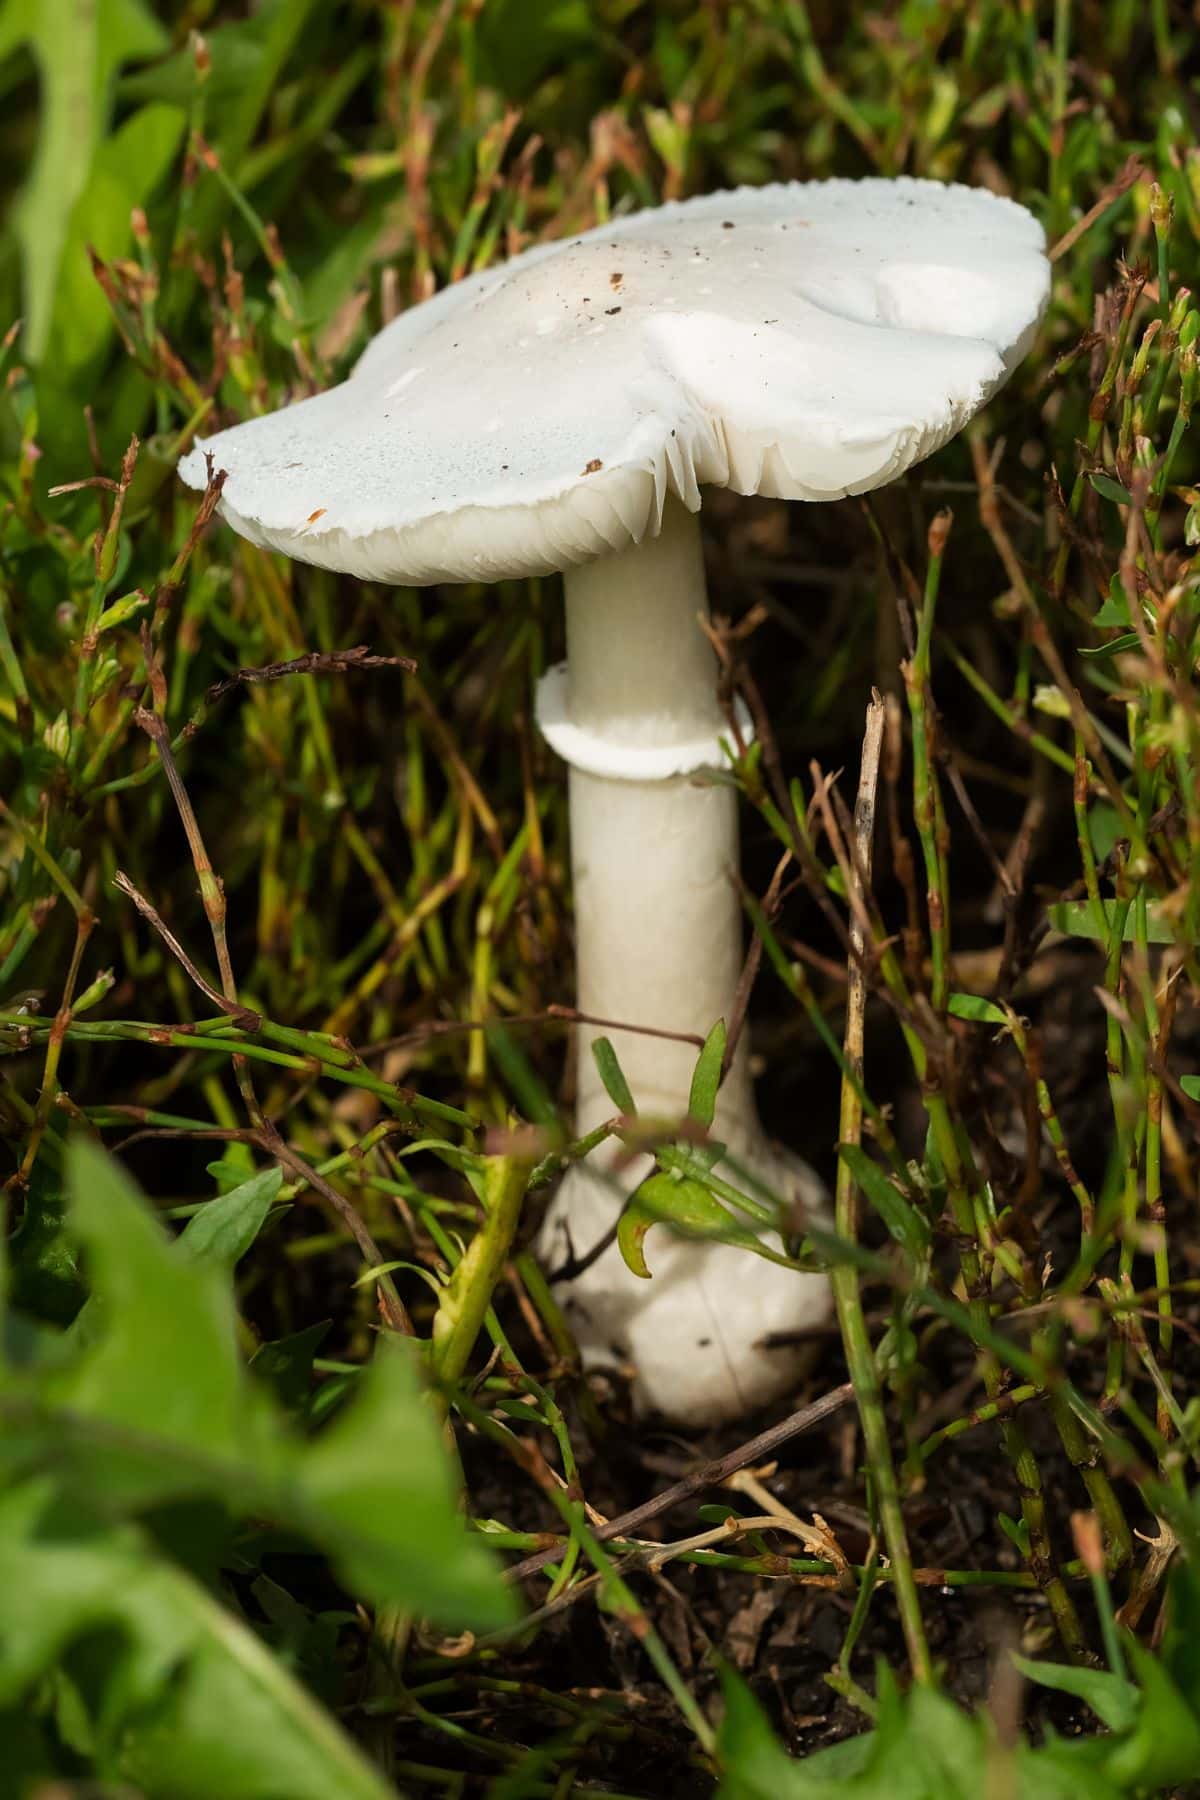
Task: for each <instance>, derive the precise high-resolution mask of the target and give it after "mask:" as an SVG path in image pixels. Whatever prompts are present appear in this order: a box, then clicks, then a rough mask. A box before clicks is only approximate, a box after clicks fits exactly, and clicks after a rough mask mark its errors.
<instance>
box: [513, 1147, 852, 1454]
mask: <svg viewBox="0 0 1200 1800" xmlns="http://www.w3.org/2000/svg"><path fill="white" fill-rule="evenodd" d="M737 1156H738V1161H739V1162H740V1163H741V1164H742V1166H743V1167H745V1168H747V1169H748V1170H749V1171H750V1172H751V1173H752V1174H753V1175H754V1176H756V1177H757V1179H758V1180H759V1181H761V1182H762V1183H763V1185H764V1186H766V1187H768V1188H770V1189H771V1190H772V1192H774V1193H776V1194H778V1195H780V1196H781V1197H783V1198H785V1199H789V1198H790V1199H793V1200H794V1202H795V1211H796V1214H797V1216H798V1217H799V1218H801V1219H803V1218H805V1217H808V1218H816V1217H819V1216H821V1215H822V1214H824V1213H825V1212H826V1210H827V1199H828V1196H827V1195H826V1193H825V1190H824V1188H823V1187H822V1185H821V1183H820V1182H819V1181H818V1179H817V1177H816V1175H815V1174H814V1173H813V1171H812V1169H810V1168H809V1166H808V1164H807V1163H805V1162H802V1161H801V1160H800V1158H799V1157H795V1156H792V1155H791V1154H790V1153H788V1152H787V1151H785V1150H783V1149H781V1148H779V1147H778V1146H775V1145H771V1144H768V1143H767V1141H766V1140H765V1139H764V1138H762V1137H761V1136H759V1137H757V1139H756V1140H755V1141H753V1142H752V1143H750V1144H745V1145H741V1146H738V1149H737ZM645 1172H646V1165H645V1162H644V1160H643V1163H642V1166H641V1167H638V1168H635V1169H633V1170H631V1171H625V1172H624V1174H623V1175H622V1177H621V1187H622V1188H624V1189H626V1190H628V1189H630V1188H632V1187H633V1185H634V1184H635V1182H636V1181H637V1180H639V1179H641V1177H642V1176H643V1175H644V1174H645ZM718 1172H719V1171H718ZM729 1179H731V1180H735V1179H736V1177H734V1176H733V1175H732V1174H731V1175H730V1177H729ZM619 1206H620V1194H619V1192H617V1191H614V1183H613V1178H612V1177H611V1176H609V1177H605V1176H604V1175H602V1174H599V1173H594V1172H593V1171H592V1169H591V1168H590V1167H589V1166H588V1165H587V1164H586V1163H581V1164H578V1165H577V1166H576V1167H574V1168H572V1169H571V1170H570V1171H569V1172H568V1174H567V1175H566V1176H565V1177H564V1178H563V1182H562V1185H561V1186H560V1187H559V1190H558V1192H557V1194H556V1195H555V1197H554V1200H553V1201H552V1203H551V1206H550V1210H549V1212H548V1213H547V1215H546V1220H545V1223H544V1225H543V1227H542V1233H541V1239H540V1243H539V1252H540V1255H541V1257H542V1260H543V1262H544V1264H545V1266H546V1268H547V1269H548V1270H549V1271H550V1273H551V1274H552V1275H553V1273H554V1271H555V1270H556V1269H557V1268H559V1267H561V1266H562V1265H563V1264H564V1263H566V1262H567V1260H568V1257H569V1255H570V1254H571V1252H572V1251H573V1252H574V1254H575V1256H577V1257H579V1256H583V1255H584V1254H585V1253H586V1252H587V1250H588V1249H590V1248H591V1246H592V1245H593V1244H595V1243H597V1242H598V1241H599V1240H600V1239H601V1238H602V1237H603V1236H604V1234H605V1233H606V1232H607V1231H609V1230H611V1228H612V1225H613V1222H614V1219H615V1218H616V1216H617V1211H618V1208H619ZM645 1254H646V1262H647V1265H648V1267H649V1268H650V1271H651V1279H650V1280H649V1281H647V1280H645V1279H644V1278H642V1277H639V1276H636V1275H634V1274H633V1273H632V1271H631V1270H630V1269H629V1268H628V1267H627V1266H626V1264H625V1262H624V1260H623V1259H622V1256H621V1253H620V1250H619V1249H618V1248H617V1245H616V1244H615V1243H613V1244H610V1245H609V1247H608V1249H607V1250H605V1252H604V1254H603V1255H602V1256H600V1257H598V1258H597V1260H596V1261H595V1262H594V1263H592V1264H590V1265H589V1266H588V1267H587V1268H586V1269H584V1271H583V1272H582V1273H581V1274H580V1275H578V1276H576V1277H574V1278H573V1279H570V1280H567V1281H563V1282H561V1283H558V1284H556V1286H555V1289H554V1292H555V1297H556V1299H557V1300H558V1302H559V1304H560V1305H561V1306H562V1308H563V1311H564V1314H565V1316H566V1318H567V1321H568V1323H569V1324H570V1327H571V1330H572V1332H573V1333H574V1335H575V1339H576V1342H577V1343H578V1345H579V1349H580V1353H581V1355H582V1357H583V1363H584V1367H585V1368H588V1369H594V1368H616V1369H621V1370H626V1369H628V1370H630V1371H632V1377H633V1396H634V1404H635V1406H636V1407H637V1409H638V1411H639V1412H643V1413H651V1412H653V1413H660V1414H662V1415H663V1417H665V1418H667V1419H669V1420H671V1421H672V1422H673V1423H675V1424H678V1425H686V1426H692V1427H697V1428H698V1427H703V1426H708V1425H716V1424H720V1423H721V1422H722V1421H724V1420H727V1419H733V1418H738V1417H740V1416H741V1415H743V1414H745V1413H747V1412H751V1411H753V1410H754V1408H756V1407H759V1406H765V1405H767V1404H768V1403H769V1402H771V1401H772V1400H778V1399H779V1398H781V1397H782V1396H783V1395H785V1394H786V1393H787V1392H788V1390H789V1388H791V1387H792V1386H793V1385H794V1384H795V1383H796V1382H797V1380H798V1379H799V1378H800V1376H801V1375H802V1374H803V1372H804V1368H805V1365H806V1362H808V1361H809V1360H810V1359H811V1354H812V1347H811V1344H809V1343H806V1342H805V1339H804V1335H803V1334H805V1333H808V1332H811V1331H812V1330H813V1329H814V1328H816V1327H819V1326H822V1325H824V1324H826V1323H827V1322H828V1320H829V1318H830V1316H831V1313H832V1310H833V1308H832V1298H831V1293H830V1286H829V1282H828V1280H827V1279H826V1277H825V1276H824V1275H807V1274H801V1273H800V1272H799V1271H797V1270H794V1269H784V1268H780V1267H779V1265H778V1264H776V1263H770V1262H767V1261H766V1260H765V1259H764V1258H762V1257H760V1256H756V1255H755V1254H754V1252H753V1251H750V1250H745V1249H740V1248H738V1247H737V1246H734V1245H728V1244H714V1243H704V1242H699V1241H697V1240H695V1239H687V1238H683V1237H680V1236H679V1235H677V1234H676V1233H675V1232H673V1231H671V1230H670V1228H669V1227H668V1226H665V1225H664V1226H656V1227H655V1228H654V1229H653V1230H652V1231H651V1232H650V1233H649V1234H648V1236H647V1239H646V1250H645Z"/></svg>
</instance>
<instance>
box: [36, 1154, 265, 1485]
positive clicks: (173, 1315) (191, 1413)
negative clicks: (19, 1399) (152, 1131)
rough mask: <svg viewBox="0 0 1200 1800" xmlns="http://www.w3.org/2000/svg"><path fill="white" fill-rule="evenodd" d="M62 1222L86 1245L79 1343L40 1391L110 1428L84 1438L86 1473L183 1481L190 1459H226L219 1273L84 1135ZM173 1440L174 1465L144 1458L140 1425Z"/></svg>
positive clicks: (230, 1373) (242, 1435) (236, 1444)
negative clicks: (176, 1236) (88, 1290)
mask: <svg viewBox="0 0 1200 1800" xmlns="http://www.w3.org/2000/svg"><path fill="white" fill-rule="evenodd" d="M67 1180H68V1189H69V1192H70V1199H71V1224H72V1228H73V1230H74V1231H75V1233H76V1235H77V1236H78V1238H79V1240H80V1242H81V1243H82V1245H83V1247H84V1249H85V1251H86V1253H87V1268H88V1274H89V1278H90V1281H91V1286H92V1300H91V1304H90V1305H89V1309H88V1311H89V1315H90V1316H89V1337H90V1342H89V1343H88V1345H87V1347H86V1348H85V1349H84V1350H82V1351H81V1353H80V1355H79V1357H78V1359H77V1361H76V1363H75V1364H74V1365H73V1366H72V1367H71V1368H69V1369H68V1370H67V1371H65V1372H63V1373H61V1374H59V1375H57V1376H56V1377H55V1378H54V1381H53V1385H52V1387H51V1388H50V1390H49V1393H48V1397H49V1398H50V1399H51V1400H52V1401H55V1402H57V1404H59V1405H61V1406H65V1407H66V1408H68V1409H69V1410H70V1411H71V1412H72V1413H73V1414H75V1415H76V1416H77V1417H79V1418H82V1419H85V1420H88V1421H91V1422H92V1423H93V1425H94V1424H96V1423H102V1424H103V1425H104V1426H106V1427H108V1428H109V1429H110V1434H111V1448H110V1449H108V1450H104V1449H102V1448H101V1442H102V1439H101V1437H100V1436H99V1435H97V1434H93V1437H92V1439H91V1440H90V1444H91V1455H90V1459H89V1466H90V1467H91V1470H92V1474H93V1476H94V1478H95V1479H96V1480H98V1481H99V1480H107V1481H108V1482H110V1483H112V1484H113V1487H114V1488H121V1489H125V1488H126V1487H127V1486H128V1485H129V1484H132V1487H133V1490H134V1491H138V1490H140V1489H141V1488H142V1487H145V1488H146V1489H147V1490H149V1491H153V1492H162V1493H166V1492H172V1491H175V1492H187V1491H194V1490H195V1488H196V1487H197V1485H198V1484H199V1485H203V1484H204V1478H203V1476H202V1475H201V1474H200V1473H199V1472H196V1471H192V1470H191V1469H190V1468H189V1464H190V1461H191V1459H195V1458H199V1459H200V1460H201V1461H202V1462H203V1461H207V1460H209V1459H215V1460H216V1461H217V1462H221V1461H223V1460H226V1459H231V1460H232V1459H236V1458H238V1457H239V1456H240V1454H241V1453H242V1451H243V1450H244V1449H245V1447H246V1444H247V1437H248V1424H247V1420H248V1405H247V1393H246V1378H245V1376H244V1374H243V1371H242V1367H241V1364H240V1361H239V1358H238V1353H237V1341H236V1334H235V1326H234V1310H233V1300H232V1295H231V1293H230V1289H229V1283H228V1280H227V1279H226V1277H225V1275H224V1273H223V1271H222V1270H221V1269H220V1268H218V1267H215V1266H213V1265H212V1264H211V1263H205V1262H196V1261H194V1260H193V1259H191V1258H189V1257H188V1255H187V1254H186V1252H185V1251H184V1250H183V1249H182V1248H181V1246H180V1245H178V1244H176V1243H174V1242H173V1241H172V1240H171V1239H170V1238H169V1237H168V1236H167V1233H166V1232H165V1231H164V1230H163V1227H162V1226H161V1225H160V1224H159V1222H158V1220H157V1219H156V1218H155V1217H154V1215H153V1213H152V1212H151V1211H150V1209H149V1207H148V1206H146V1204H145V1203H144V1202H143V1201H142V1200H141V1198H140V1196H139V1195H138V1194H137V1192H136V1191H135V1189H134V1188H133V1185H132V1183H131V1182H130V1181H129V1180H128V1178H127V1177H126V1176H125V1174H124V1173H123V1172H122V1170H121V1169H120V1167H119V1166H118V1164H116V1163H115V1162H113V1161H112V1159H111V1158H110V1157H108V1156H106V1155H105V1154H104V1152H103V1151H101V1150H99V1149H98V1148H97V1147H96V1146H95V1145H94V1144H92V1143H91V1142H90V1141H89V1140H87V1139H83V1138H81V1139H77V1140H76V1141H74V1142H73V1143H72V1144H71V1146H70V1150H69V1152H68V1158H67ZM147 1432H149V1433H152V1434H153V1441H154V1443H155V1445H156V1446H159V1447H161V1446H162V1445H163V1444H164V1443H166V1444H170V1443H172V1442H174V1443H175V1444H177V1445H178V1447H179V1451H180V1453H181V1454H180V1462H179V1466H178V1467H177V1468H176V1469H174V1470H172V1469H171V1467H170V1465H169V1464H168V1463H167V1462H166V1461H165V1460H164V1459H163V1457H162V1455H161V1449H160V1451H159V1453H158V1454H149V1455H147V1456H143V1455H142V1454H141V1452H140V1450H139V1448H138V1446H139V1444H140V1442H141V1440H142V1438H143V1435H144V1434H146V1433H147Z"/></svg>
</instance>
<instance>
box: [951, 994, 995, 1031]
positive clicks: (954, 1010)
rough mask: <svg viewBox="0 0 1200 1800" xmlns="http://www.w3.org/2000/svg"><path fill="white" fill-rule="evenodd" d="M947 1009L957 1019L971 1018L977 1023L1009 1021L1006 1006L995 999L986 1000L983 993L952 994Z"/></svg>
mask: <svg viewBox="0 0 1200 1800" xmlns="http://www.w3.org/2000/svg"><path fill="white" fill-rule="evenodd" d="M946 1011H947V1012H948V1013H949V1014H950V1015H951V1016H952V1017H953V1018H955V1019H969V1020H970V1021H971V1023H972V1024H977V1025H1006V1024H1007V1023H1008V1015H1007V1013H1006V1012H1005V1010H1004V1008H1003V1007H1002V1006H997V1005H996V1002H995V1001H994V1000H985V999H984V997H983V995H982V994H951V996H950V998H949V1000H948V1001H947V1002H946Z"/></svg>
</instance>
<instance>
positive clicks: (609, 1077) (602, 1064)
mask: <svg viewBox="0 0 1200 1800" xmlns="http://www.w3.org/2000/svg"><path fill="white" fill-rule="evenodd" d="M592 1058H593V1060H594V1062H595V1064H596V1068H597V1069H598V1071H599V1074H600V1079H601V1081H602V1082H603V1083H604V1091H605V1093H606V1094H607V1095H608V1097H609V1099H610V1100H611V1101H612V1103H613V1105H614V1106H615V1107H616V1109H617V1111H618V1112H620V1113H624V1114H625V1116H626V1118H629V1119H632V1118H634V1117H636V1115H637V1107H636V1106H635V1105H634V1104H633V1095H632V1094H631V1093H630V1091H629V1083H628V1082H627V1081H626V1079H625V1077H624V1075H623V1074H622V1072H621V1065H620V1063H619V1062H618V1061H617V1053H616V1051H615V1050H614V1049H613V1047H612V1039H611V1038H606V1037H598V1038H593V1039H592Z"/></svg>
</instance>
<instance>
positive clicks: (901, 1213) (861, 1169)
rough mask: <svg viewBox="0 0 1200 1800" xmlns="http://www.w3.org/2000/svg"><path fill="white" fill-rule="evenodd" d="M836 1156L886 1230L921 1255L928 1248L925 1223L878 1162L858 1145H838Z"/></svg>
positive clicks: (926, 1223)
mask: <svg viewBox="0 0 1200 1800" xmlns="http://www.w3.org/2000/svg"><path fill="white" fill-rule="evenodd" d="M838 1156H839V1157H840V1158H841V1160H842V1162H844V1163H845V1165H846V1167H847V1168H848V1169H849V1171H850V1173H851V1174H852V1175H853V1177H854V1179H855V1181H856V1182H857V1183H858V1185H859V1187H860V1188H861V1189H862V1191H863V1193H864V1194H865V1195H866V1197H867V1199H868V1200H869V1201H870V1203H871V1205H872V1207H873V1208H874V1210H875V1211H876V1212H877V1213H878V1214H879V1216H880V1218H881V1219H882V1220H883V1222H884V1224H885V1225H886V1226H887V1228H888V1231H889V1232H890V1233H891V1235H892V1236H893V1237H894V1238H895V1240H896V1242H897V1243H898V1244H901V1245H902V1246H903V1247H904V1249H905V1250H907V1251H908V1253H909V1255H910V1256H911V1257H914V1258H917V1257H921V1256H924V1255H925V1253H926V1251H927V1250H928V1249H929V1242H930V1235H931V1234H930V1228H929V1222H928V1220H927V1219H926V1218H925V1217H924V1215H923V1214H921V1213H919V1212H918V1211H917V1209H916V1207H915V1206H914V1205H913V1204H912V1202H911V1201H910V1200H909V1198H908V1196H907V1195H906V1194H902V1193H901V1191H900V1189H899V1188H898V1187H897V1186H896V1184H895V1183H894V1182H893V1181H892V1180H891V1179H890V1178H889V1177H888V1175H887V1174H886V1173H885V1172H884V1170H883V1169H881V1168H880V1167H879V1164H878V1163H876V1162H873V1161H872V1160H871V1158H870V1156H868V1154H867V1152H866V1151H865V1150H864V1149H863V1148H862V1146H861V1145H860V1144H839V1145H838Z"/></svg>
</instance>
